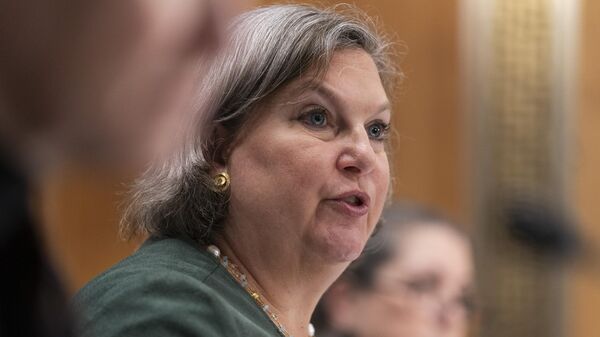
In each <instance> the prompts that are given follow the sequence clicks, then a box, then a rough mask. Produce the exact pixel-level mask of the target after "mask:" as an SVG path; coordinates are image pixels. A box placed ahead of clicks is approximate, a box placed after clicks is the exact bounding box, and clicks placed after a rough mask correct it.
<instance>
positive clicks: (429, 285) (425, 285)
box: [406, 279, 436, 294]
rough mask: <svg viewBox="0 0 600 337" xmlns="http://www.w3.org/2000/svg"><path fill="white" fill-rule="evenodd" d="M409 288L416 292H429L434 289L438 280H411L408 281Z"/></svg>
mask: <svg viewBox="0 0 600 337" xmlns="http://www.w3.org/2000/svg"><path fill="white" fill-rule="evenodd" d="M406 286H407V288H408V289H409V290H410V291H412V292H413V293H416V294H427V293H431V292H433V291H434V289H435V288H436V282H435V281H434V280H430V279H422V280H411V281H407V282H406Z"/></svg>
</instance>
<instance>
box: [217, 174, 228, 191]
mask: <svg viewBox="0 0 600 337" xmlns="http://www.w3.org/2000/svg"><path fill="white" fill-rule="evenodd" d="M230 182H231V179H230V178H229V174H227V172H220V173H217V175H215V176H214V178H213V183H214V184H215V190H216V191H217V192H225V191H227V189H228V188H229V183H230Z"/></svg>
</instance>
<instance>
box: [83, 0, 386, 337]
mask: <svg viewBox="0 0 600 337" xmlns="http://www.w3.org/2000/svg"><path fill="white" fill-rule="evenodd" d="M343 8H346V7H340V6H338V7H335V8H331V9H319V8H316V7H311V6H301V5H279V6H269V7H264V8H259V9H256V10H253V11H250V12H248V13H245V14H243V15H242V16H240V17H239V18H238V19H237V20H235V22H234V24H233V26H232V28H231V29H232V31H231V32H230V34H229V36H230V41H228V43H226V44H224V49H223V53H222V54H221V55H219V56H218V57H217V58H216V62H215V64H214V65H212V67H211V68H210V70H209V72H208V73H207V74H206V76H205V77H204V80H205V82H204V84H203V86H202V97H201V98H202V101H203V102H207V103H208V104H207V107H206V108H203V109H202V110H203V111H204V116H205V121H204V122H203V123H201V125H199V126H197V129H196V135H195V136H196V139H195V140H193V141H192V142H191V143H190V144H189V146H188V147H187V149H186V151H183V153H181V154H180V156H177V157H178V158H175V159H174V160H172V161H169V162H168V163H166V164H165V165H164V166H163V167H158V168H157V169H156V170H151V171H149V172H148V173H147V174H146V175H145V176H143V177H142V178H141V179H140V180H139V181H138V186H137V190H136V193H135V194H134V200H133V204H132V206H131V208H130V212H129V213H128V216H127V217H126V218H125V222H124V226H125V227H124V230H125V232H128V233H133V234H141V235H143V236H149V237H150V238H149V239H148V240H147V241H146V242H145V243H144V245H143V246H142V247H141V248H140V249H139V250H138V251H137V252H136V253H134V254H133V255H132V256H130V257H128V258H126V259H125V260H123V261H122V262H120V263H118V264H117V265H116V266H114V267H113V268H111V269H109V270H108V271H107V272H105V273H104V274H102V275H100V276H99V277H97V278H96V279H94V280H93V281H91V282H90V283H89V284H88V285H86V286H85V287H84V288H83V289H82V290H81V291H80V293H79V294H78V295H77V296H76V301H75V302H76V306H77V307H81V308H82V311H83V310H85V311H86V314H85V316H84V319H83V320H82V331H83V333H84V335H86V336H87V335H89V336H96V337H117V336H130V337H136V336H140V337H142V336H143V337H150V336H171V337H173V336H203V337H235V336H239V337H267V336H296V337H305V336H309V335H312V334H313V331H312V330H311V325H310V322H309V321H310V316H311V314H312V312H313V310H314V308H315V306H316V305H317V302H318V300H319V298H320V297H321V295H322V294H323V293H324V292H325V290H326V289H327V288H328V287H329V285H330V284H331V283H332V282H333V281H335V279H337V277H338V276H339V275H340V274H341V273H342V271H343V270H344V269H345V268H346V267H347V266H348V264H349V263H350V261H352V260H353V259H355V258H357V257H358V256H359V255H360V252H361V251H362V249H363V247H364V245H365V243H366V242H367V239H368V238H369V236H370V235H371V233H372V231H373V229H374V228H375V224H376V223H377V221H378V219H379V217H380V215H381V210H382V209H383V205H384V203H385V200H386V197H387V192H388V186H389V182H390V175H389V164H388V158H387V151H386V147H387V135H388V130H389V128H390V119H391V115H392V112H391V106H390V101H389V99H388V93H389V92H390V91H391V90H392V84H393V82H394V77H396V75H397V74H396V71H395V68H394V67H393V63H392V59H391V55H390V52H391V50H390V48H389V44H388V43H387V42H386V40H385V39H383V37H382V36H380V35H378V34H377V33H376V32H375V29H374V27H372V25H371V23H370V21H369V19H368V18H366V17H364V14H361V13H357V12H356V11H354V10H344V9H343ZM78 311H79V310H78Z"/></svg>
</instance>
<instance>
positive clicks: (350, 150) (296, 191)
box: [226, 50, 390, 263]
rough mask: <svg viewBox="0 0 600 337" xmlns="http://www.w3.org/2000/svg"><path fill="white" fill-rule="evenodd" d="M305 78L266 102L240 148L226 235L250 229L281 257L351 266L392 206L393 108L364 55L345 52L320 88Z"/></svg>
mask: <svg viewBox="0 0 600 337" xmlns="http://www.w3.org/2000/svg"><path fill="white" fill-rule="evenodd" d="M305 80H307V79H300V80H298V81H296V82H294V83H292V84H290V85H289V86H288V87H286V88H285V89H283V90H282V92H280V93H279V94H277V95H276V97H273V98H272V99H271V100H270V101H269V102H268V103H266V104H265V105H264V106H263V107H262V108H261V111H260V112H259V114H260V117H258V118H257V120H256V121H253V122H251V126H249V127H248V129H249V130H250V131H248V134H247V135H245V136H244V137H243V139H241V140H240V141H239V143H238V145H237V146H235V147H234V149H233V151H232V153H231V155H230V157H229V161H228V165H227V166H228V167H227V168H226V169H227V170H228V171H229V173H230V175H231V201H230V204H229V207H230V208H229V219H228V224H227V226H226V228H228V229H230V230H236V226H239V229H241V230H242V231H243V230H244V228H245V229H246V232H247V233H246V234H247V237H246V239H247V240H246V241H253V242H262V243H264V245H270V248H272V249H274V250H273V251H286V252H288V251H292V252H297V254H299V255H300V256H304V257H310V258H317V259H320V260H321V262H322V260H323V259H325V260H326V261H327V262H331V263H338V262H346V261H350V260H352V259H354V258H356V257H357V256H358V255H359V254H360V252H361V250H362V248H363V246H364V244H365V242H366V240H367V239H368V237H369V235H370V234H371V232H372V230H373V227H374V225H375V223H376V221H377V219H378V218H379V216H380V214H381V211H382V208H383V204H384V201H385V198H386V193H387V190H388V182H389V167H388V159H387V155H386V152H385V145H384V143H385V142H384V141H385V139H386V136H387V135H386V134H387V130H388V124H389V122H390V109H389V103H388V99H387V96H386V93H385V91H384V88H383V86H382V84H381V81H380V78H379V74H378V72H377V69H376V67H375V64H374V62H373V60H372V59H371V57H370V56H369V55H368V54H367V53H366V52H364V51H362V50H345V51H339V52H337V53H336V54H335V56H334V57H333V59H332V62H331V64H330V67H329V69H328V70H327V72H326V74H325V76H324V78H323V80H322V81H321V82H320V83H318V85H317V86H316V88H312V89H308V90H307V89H306V86H304V85H303V84H304V82H303V81H305ZM283 238H285V240H283ZM273 245H274V246H276V247H273Z"/></svg>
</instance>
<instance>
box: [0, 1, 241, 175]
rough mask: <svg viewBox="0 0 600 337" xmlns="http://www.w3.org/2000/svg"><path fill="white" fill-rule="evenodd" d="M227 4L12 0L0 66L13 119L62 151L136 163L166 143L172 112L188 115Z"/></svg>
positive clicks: (74, 155)
mask: <svg viewBox="0 0 600 337" xmlns="http://www.w3.org/2000/svg"><path fill="white" fill-rule="evenodd" d="M229 3H230V2H229V1H221V0H219V1H215V0H174V1H163V0H132V1H120V0H99V1H89V2H86V1H83V2H81V1H73V0H59V1H51V2H48V3H45V2H31V1H22V2H15V3H14V4H11V6H9V7H10V8H9V12H8V13H6V15H7V16H11V18H10V20H8V18H7V20H8V21H6V22H9V21H10V24H11V25H12V26H9V27H10V29H11V31H10V34H9V33H8V32H3V31H1V30H0V33H3V34H7V35H8V38H9V40H8V41H7V42H6V43H7V44H8V47H9V48H7V53H6V60H7V63H6V66H5V67H2V66H0V73H2V74H3V75H4V73H3V72H5V73H6V74H7V75H6V76H9V78H10V80H11V82H9V83H10V84H11V85H14V87H13V88H12V89H14V93H11V94H14V95H13V97H12V100H13V102H11V103H10V104H11V105H13V106H16V107H18V108H19V110H20V117H19V116H17V118H21V119H22V121H19V122H18V124H25V125H32V126H30V128H34V127H38V128H42V130H41V131H43V132H44V133H47V134H48V136H49V137H47V138H48V139H51V140H53V141H54V140H56V142H57V143H58V144H57V145H58V146H59V147H60V148H61V149H62V150H63V151H64V153H63V154H64V155H67V156H69V157H72V158H69V159H77V160H85V161H87V160H91V161H93V162H99V163H102V164H110V165H113V164H117V165H121V164H140V162H139V161H146V160H148V158H149V157H151V156H152V155H154V154H155V152H161V151H160V148H162V147H164V148H165V150H167V149H168V148H169V146H166V144H168V143H170V140H171V139H173V138H174V137H173V136H174V135H176V134H177V131H179V130H177V129H175V126H176V125H177V123H179V121H178V120H179V119H181V118H187V117H188V116H187V115H191V112H192V111H191V110H192V109H191V108H190V107H188V103H189V97H192V96H193V95H192V91H191V90H192V87H193V85H194V83H195V82H196V80H197V76H196V75H197V73H198V69H197V68H198V61H199V59H200V58H202V57H203V56H205V55H204V54H205V53H210V52H212V50H213V49H214V47H215V46H216V44H217V43H218V40H219V35H220V34H221V33H220V31H221V29H220V26H222V25H224V24H225V22H224V21H225V18H224V17H225V16H227V15H228V14H227V13H228V11H227V10H224V9H223V8H224V7H226V5H224V4H227V7H229V6H232V7H233V4H229ZM231 3H233V1H231ZM40 13H43V14H40ZM38 14H39V15H38ZM1 17H2V15H1V14H0V18H1ZM0 21H1V20H0ZM15 32H18V34H15ZM19 84H22V87H18V85H19ZM32 95H36V96H32ZM186 112H189V114H188V113H186ZM28 131H29V130H28ZM38 133H40V131H39V130H38Z"/></svg>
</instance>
